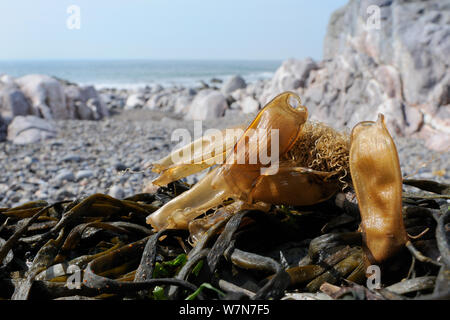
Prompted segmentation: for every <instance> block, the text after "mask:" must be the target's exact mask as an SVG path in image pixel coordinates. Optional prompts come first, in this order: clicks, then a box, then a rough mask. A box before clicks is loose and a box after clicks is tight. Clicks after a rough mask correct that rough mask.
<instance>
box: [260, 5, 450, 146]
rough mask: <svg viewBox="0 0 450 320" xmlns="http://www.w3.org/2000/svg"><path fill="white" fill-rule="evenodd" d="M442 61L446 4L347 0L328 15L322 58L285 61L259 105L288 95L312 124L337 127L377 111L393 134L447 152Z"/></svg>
mask: <svg viewBox="0 0 450 320" xmlns="http://www.w3.org/2000/svg"><path fill="white" fill-rule="evenodd" d="M378 18H379V19H378ZM449 64H450V1H442V0H429V1H419V0H412V1H411V0H409V1H406V0H395V1H392V0H351V1H350V2H349V3H348V4H347V5H346V6H345V7H343V8H341V9H339V10H337V11H336V12H334V13H333V15H332V16H331V18H330V21H329V25H328V31H327V35H326V37H325V40H324V60H323V61H321V62H319V63H317V64H316V63H314V62H312V61H311V60H310V59H306V60H302V61H296V60H287V61H285V62H284V63H283V65H282V66H281V68H280V69H279V70H278V71H277V73H276V74H275V77H274V78H273V79H272V81H271V83H270V84H268V85H267V86H266V87H265V89H264V92H263V94H262V96H261V102H262V103H265V102H267V100H268V99H270V97H271V96H272V95H273V94H274V93H275V91H279V90H280V89H283V90H295V91H297V92H298V93H299V94H300V96H301V97H302V99H303V102H304V104H305V105H306V106H308V108H309V110H310V115H311V117H312V118H313V119H314V118H315V119H318V120H322V121H325V122H328V123H330V124H332V125H334V126H336V127H349V128H351V127H353V126H354V125H355V124H356V123H358V122H360V121H363V120H375V119H376V116H377V114H378V113H380V112H381V113H384V114H385V116H386V119H387V122H388V127H389V129H390V131H391V132H393V134H394V135H401V136H410V137H414V138H423V139H426V140H427V146H428V147H430V148H432V149H437V150H443V151H448V150H449V149H450V108H449V107H450V72H449Z"/></svg>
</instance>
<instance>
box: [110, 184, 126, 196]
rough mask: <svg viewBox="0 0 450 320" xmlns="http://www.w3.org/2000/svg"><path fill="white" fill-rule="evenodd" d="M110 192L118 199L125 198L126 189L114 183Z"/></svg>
mask: <svg viewBox="0 0 450 320" xmlns="http://www.w3.org/2000/svg"><path fill="white" fill-rule="evenodd" d="M108 194H109V195H110V196H111V197H113V198H116V199H123V198H125V191H123V189H122V187H120V186H118V185H114V186H112V187H111V188H110V189H109V192H108Z"/></svg>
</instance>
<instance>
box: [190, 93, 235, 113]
mask: <svg viewBox="0 0 450 320" xmlns="http://www.w3.org/2000/svg"><path fill="white" fill-rule="evenodd" d="M227 108H228V103H227V100H226V98H225V96H224V95H223V94H222V93H220V92H219V91H215V90H210V89H205V90H201V91H200V92H199V93H198V94H197V95H196V96H195V98H194V100H193V101H192V103H191V104H190V106H189V109H188V111H187V114H186V115H185V119H187V120H206V119H215V118H218V117H222V116H223V115H224V114H225V110H226V109H227Z"/></svg>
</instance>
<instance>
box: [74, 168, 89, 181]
mask: <svg viewBox="0 0 450 320" xmlns="http://www.w3.org/2000/svg"><path fill="white" fill-rule="evenodd" d="M93 175H94V172H93V171H92V170H89V169H87V170H80V171H78V172H77V174H76V175H75V179H76V180H77V181H79V180H81V179H88V178H91V177H92V176H93Z"/></svg>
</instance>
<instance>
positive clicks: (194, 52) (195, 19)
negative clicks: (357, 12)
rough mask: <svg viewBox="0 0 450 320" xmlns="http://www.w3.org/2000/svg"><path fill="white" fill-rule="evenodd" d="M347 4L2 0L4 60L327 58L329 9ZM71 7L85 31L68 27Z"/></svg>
mask: <svg viewBox="0 0 450 320" xmlns="http://www.w3.org/2000/svg"><path fill="white" fill-rule="evenodd" d="M346 2H347V0H320V1H308V0H228V1H225V0H126V1H125V0H71V1H67V0H33V1H30V0H14V1H9V0H8V1H1V2H0V39H1V42H2V49H1V50H0V59H1V60H16V59H33V60H34V59H276V60H282V59H286V58H290V57H295V58H304V57H308V56H310V57H313V58H315V59H320V58H321V57H322V44H323V38H324V36H325V32H326V28H327V24H328V19H329V17H330V14H331V13H332V12H333V11H334V10H336V9H337V8H339V7H341V6H343V5H345V3H346ZM70 5H77V6H79V8H80V9H81V28H80V29H79V30H69V29H68V28H67V27H66V21H67V19H68V17H69V14H68V13H67V8H68V7H69V6H70Z"/></svg>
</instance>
